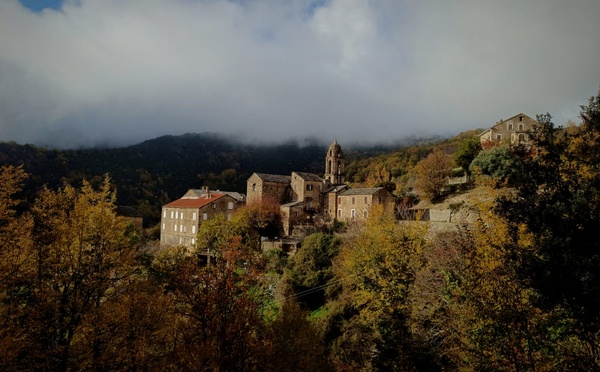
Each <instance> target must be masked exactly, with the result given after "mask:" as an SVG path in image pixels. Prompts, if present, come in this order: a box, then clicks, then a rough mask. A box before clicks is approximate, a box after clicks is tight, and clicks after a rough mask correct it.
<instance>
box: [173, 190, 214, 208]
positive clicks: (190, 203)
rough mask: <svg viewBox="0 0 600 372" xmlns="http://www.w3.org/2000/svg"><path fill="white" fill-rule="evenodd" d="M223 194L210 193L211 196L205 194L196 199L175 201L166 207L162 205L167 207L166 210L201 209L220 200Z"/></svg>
mask: <svg viewBox="0 0 600 372" xmlns="http://www.w3.org/2000/svg"><path fill="white" fill-rule="evenodd" d="M224 196H225V194H216V193H211V194H206V195H204V196H202V197H200V198H197V199H188V198H186V199H177V200H175V201H172V202H170V203H169V204H167V205H164V206H163V207H168V208H202V207H204V206H205V205H207V204H210V203H213V202H214V201H216V200H218V199H221V198H222V197H224Z"/></svg>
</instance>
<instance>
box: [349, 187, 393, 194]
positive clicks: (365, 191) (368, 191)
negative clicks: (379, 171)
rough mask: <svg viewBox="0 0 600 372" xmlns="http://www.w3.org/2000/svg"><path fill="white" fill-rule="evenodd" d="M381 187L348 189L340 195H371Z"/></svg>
mask: <svg viewBox="0 0 600 372" xmlns="http://www.w3.org/2000/svg"><path fill="white" fill-rule="evenodd" d="M381 189H383V187H371V188H358V189H350V190H346V191H344V192H343V193H341V194H340V195H373V194H375V193H376V192H377V191H379V190H381Z"/></svg>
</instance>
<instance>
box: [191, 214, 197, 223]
mask: <svg viewBox="0 0 600 372" xmlns="http://www.w3.org/2000/svg"><path fill="white" fill-rule="evenodd" d="M196 217H197V216H196V212H194V213H192V220H194V221H196Z"/></svg>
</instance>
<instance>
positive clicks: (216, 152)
mask: <svg viewBox="0 0 600 372" xmlns="http://www.w3.org/2000/svg"><path fill="white" fill-rule="evenodd" d="M325 151H326V146H325V145H324V144H321V143H318V142H316V141H307V142H305V143H302V144H300V143H298V142H288V143H283V144H278V145H250V144H243V143H240V142H237V141H233V140H229V139H227V138H224V137H221V136H218V135H214V134H186V135H182V136H164V137H160V138H156V139H153V140H149V141H145V142H142V143H140V144H137V145H134V146H129V147H125V148H114V149H84V150H48V149H44V148H39V147H35V146H32V145H18V144H15V143H0V166H1V165H15V166H18V165H23V169H24V170H25V171H26V172H27V173H28V174H30V175H31V176H30V178H29V179H28V180H27V181H26V184H25V193H26V194H27V195H30V196H32V195H34V194H35V193H36V192H38V191H39V190H40V189H41V187H42V185H48V186H49V187H51V188H55V187H57V186H60V185H62V183H64V182H66V183H68V184H70V185H73V186H80V185H81V181H82V180H83V179H86V180H89V181H90V182H91V184H92V185H99V183H100V182H101V180H102V179H103V177H104V175H105V174H109V175H110V177H111V178H112V182H113V184H114V185H116V187H117V203H118V204H120V205H131V206H134V207H135V208H136V209H138V211H139V212H140V213H142V214H143V215H144V218H145V220H146V225H147V226H151V225H152V224H154V223H156V222H157V221H158V219H159V217H158V216H159V213H160V207H161V206H162V205H163V204H165V203H166V202H168V201H171V200H173V199H176V198H178V197H180V196H181V195H183V193H185V191H187V190H188V189H189V188H194V187H195V188H200V187H201V186H203V185H206V186H210V187H211V188H212V189H221V190H229V191H238V192H244V193H245V191H246V180H247V179H248V177H249V176H250V175H251V174H252V173H253V172H268V173H276V174H289V173H290V172H291V171H293V170H302V171H307V172H314V173H322V172H323V169H322V168H323V158H324V154H325Z"/></svg>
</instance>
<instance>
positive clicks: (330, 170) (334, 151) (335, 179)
mask: <svg viewBox="0 0 600 372" xmlns="http://www.w3.org/2000/svg"><path fill="white" fill-rule="evenodd" d="M345 165H346V164H345V162H344V153H343V152H342V146H340V144H339V143H338V142H337V140H334V141H333V143H332V144H331V145H330V146H329V149H328V150H327V155H326V157H325V179H326V180H327V181H329V183H331V184H333V185H340V184H342V183H344V181H345V179H344V168H345Z"/></svg>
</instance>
